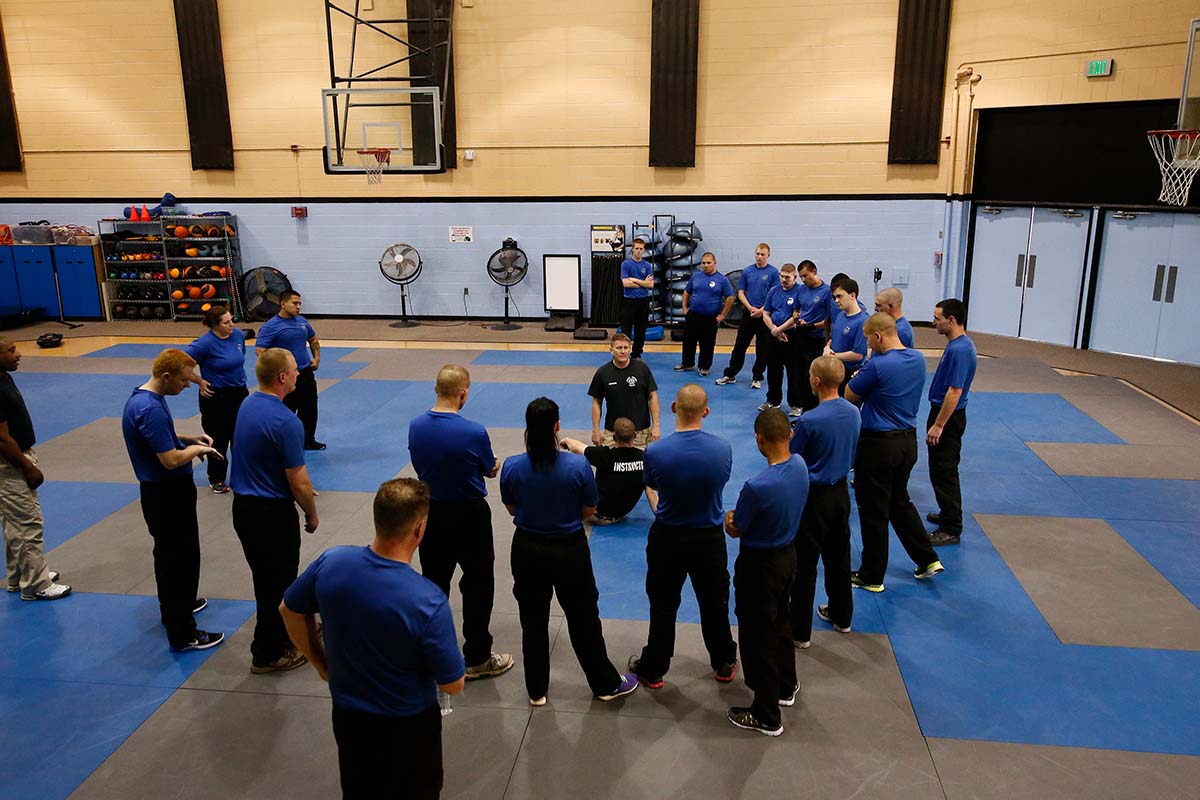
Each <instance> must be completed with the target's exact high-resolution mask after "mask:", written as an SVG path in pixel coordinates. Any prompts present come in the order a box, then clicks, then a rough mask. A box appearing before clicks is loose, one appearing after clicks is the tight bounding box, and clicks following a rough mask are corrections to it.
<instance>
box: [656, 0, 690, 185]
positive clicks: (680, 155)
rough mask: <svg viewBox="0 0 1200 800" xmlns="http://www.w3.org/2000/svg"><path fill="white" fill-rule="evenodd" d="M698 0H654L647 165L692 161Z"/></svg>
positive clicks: (688, 165) (666, 165) (683, 165)
mask: <svg viewBox="0 0 1200 800" xmlns="http://www.w3.org/2000/svg"><path fill="white" fill-rule="evenodd" d="M699 53H700V0H654V7H653V11H652V12H651V29H650V166H652V167H694V166H696V80H697V73H698V63H699Z"/></svg>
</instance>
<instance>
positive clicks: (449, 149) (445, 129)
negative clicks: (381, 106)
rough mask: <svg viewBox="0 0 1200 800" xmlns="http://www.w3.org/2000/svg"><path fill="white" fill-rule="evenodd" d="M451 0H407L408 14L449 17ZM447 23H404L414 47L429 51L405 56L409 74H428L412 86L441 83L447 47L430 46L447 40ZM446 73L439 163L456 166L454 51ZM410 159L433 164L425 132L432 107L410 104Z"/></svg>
mask: <svg viewBox="0 0 1200 800" xmlns="http://www.w3.org/2000/svg"><path fill="white" fill-rule="evenodd" d="M453 13H454V0H408V18H409V19H418V18H429V17H432V18H434V19H439V18H440V19H452V15H453ZM450 40H451V38H450V25H448V24H446V23H444V22H436V23H433V24H432V25H430V24H422V23H419V22H410V23H409V24H408V41H409V42H410V43H411V44H412V45H413V47H414V48H416V47H420V48H423V49H426V50H429V51H430V52H429V53H428V54H422V53H418V52H416V50H415V49H414V50H413V51H411V52H412V58H411V59H409V66H408V69H409V74H410V75H425V76H429V77H428V78H424V79H421V80H414V81H413V82H412V85H413V86H439V87H440V86H441V85H442V80H441V76H442V75H443V73H445V71H446V58H447V51H448V49H451V48H447V47H445V46H441V47H431V45H433V44H439V43H442V42H447V41H450ZM449 57H450V68H449V74H448V75H447V76H446V91H445V98H446V102H445V118H444V119H443V120H442V147H443V150H444V152H443V164H444V166H445V167H446V168H447V169H450V168H453V167H457V166H458V124H457V115H456V114H455V107H454V55H453V53H452V52H451V53H450V56H449ZM412 121H413V163H414V164H433V163H434V162H435V161H436V160H437V158H436V155H437V154H436V153H435V152H434V141H433V139H432V138H431V137H430V136H429V133H428V132H429V131H430V130H431V129H432V128H433V110H432V109H430V108H427V107H424V106H413V108H412Z"/></svg>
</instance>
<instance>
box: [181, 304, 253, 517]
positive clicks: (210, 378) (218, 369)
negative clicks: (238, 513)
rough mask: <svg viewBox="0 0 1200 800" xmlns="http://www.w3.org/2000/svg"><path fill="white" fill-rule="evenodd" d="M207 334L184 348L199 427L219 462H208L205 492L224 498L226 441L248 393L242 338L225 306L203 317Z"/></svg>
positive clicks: (226, 464)
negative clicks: (195, 388) (195, 379)
mask: <svg viewBox="0 0 1200 800" xmlns="http://www.w3.org/2000/svg"><path fill="white" fill-rule="evenodd" d="M204 327H206V328H208V333H206V334H204V335H203V336H201V337H200V338H199V339H196V340H195V341H193V342H192V343H191V344H189V345H188V346H187V354H188V355H189V356H191V357H192V358H193V359H195V360H196V365H197V367H198V368H199V372H200V381H199V383H200V426H201V427H202V428H204V432H205V433H207V434H208V435H209V436H210V437H212V440H213V447H214V448H215V449H216V451H217V452H218V453H220V454H221V457H220V458H210V459H208V488H209V489H211V490H212V493H213V494H225V493H226V492H228V491H229V487H228V486H227V485H225V477H226V475H228V465H229V462H228V461H226V458H227V453H228V452H229V440H230V439H232V438H233V425H234V423H235V422H237V412H238V409H239V408H241V407H242V401H243V400H245V399H246V395H248V394H249V393H250V392H249V390H248V389H247V388H246V334H245V333H243V332H242V331H240V330H238V329H237V328H235V327H234V326H233V315H232V314H230V313H229V309H227V308H225V306H213V307H212V308H211V309H210V310H209V311H206V312H205V314H204Z"/></svg>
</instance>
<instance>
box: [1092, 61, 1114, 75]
mask: <svg viewBox="0 0 1200 800" xmlns="http://www.w3.org/2000/svg"><path fill="white" fill-rule="evenodd" d="M1112 71H1113V60H1112V59H1111V58H1094V59H1092V60H1091V61H1089V62H1088V65H1087V76H1088V77H1089V78H1103V77H1105V76H1108V75H1112Z"/></svg>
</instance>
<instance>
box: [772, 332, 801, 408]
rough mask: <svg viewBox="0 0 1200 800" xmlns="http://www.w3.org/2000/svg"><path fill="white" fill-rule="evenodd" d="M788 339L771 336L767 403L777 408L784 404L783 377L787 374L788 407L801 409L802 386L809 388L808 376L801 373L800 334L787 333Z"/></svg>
mask: <svg viewBox="0 0 1200 800" xmlns="http://www.w3.org/2000/svg"><path fill="white" fill-rule="evenodd" d="M787 337H788V340H787V341H786V342H784V341H780V340H779V339H777V338H776V337H775V336H774V335H771V343H770V353H769V356H770V357H769V359H768V361H767V402H768V403H771V404H772V405H776V406H777V405H780V404H781V403H782V402H783V376H784V373H785V372H786V373H787V400H788V406H790V407H791V408H800V407H801V403H803V401H804V391H803V389H802V387H801V386H800V384H801V383H803V384H804V385H805V386H808V376H807V375H802V374H801V373H800V342H799V341H798V337H799V334H797V333H796V332H795V331H794V330H791V331H788V332H787ZM811 392H812V390H811V388H810V389H809V393H810V394H811Z"/></svg>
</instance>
